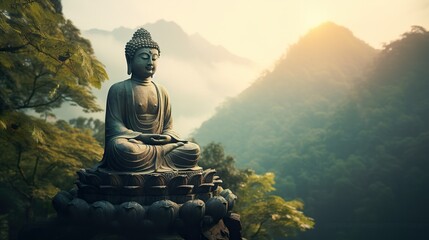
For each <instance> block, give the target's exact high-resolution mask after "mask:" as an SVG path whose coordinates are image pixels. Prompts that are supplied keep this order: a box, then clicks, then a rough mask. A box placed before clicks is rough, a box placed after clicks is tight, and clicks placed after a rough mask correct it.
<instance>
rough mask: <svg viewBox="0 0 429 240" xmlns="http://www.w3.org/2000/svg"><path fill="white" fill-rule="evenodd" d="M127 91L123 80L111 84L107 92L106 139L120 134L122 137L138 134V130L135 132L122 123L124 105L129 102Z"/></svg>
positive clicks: (133, 136)
mask: <svg viewBox="0 0 429 240" xmlns="http://www.w3.org/2000/svg"><path fill="white" fill-rule="evenodd" d="M128 95H130V96H131V93H128V92H127V91H126V90H125V82H119V83H116V84H114V85H112V86H111V87H110V89H109V93H108V94H107V104H106V119H105V123H106V140H108V139H111V138H113V137H117V136H121V137H124V138H136V137H137V136H139V135H140V133H139V132H135V131H133V130H131V129H128V128H127V127H126V126H125V124H124V119H123V118H124V117H126V114H125V113H126V107H127V105H128V104H129V103H128V102H127V99H128V97H130V96H128Z"/></svg>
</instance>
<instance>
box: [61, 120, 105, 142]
mask: <svg viewBox="0 0 429 240" xmlns="http://www.w3.org/2000/svg"><path fill="white" fill-rule="evenodd" d="M69 123H70V124H71V125H72V126H73V127H76V128H79V129H82V130H85V131H90V134H91V135H92V136H93V137H94V138H95V139H96V140H97V141H98V143H99V144H100V145H101V146H104V137H105V123H104V122H103V121H101V120H99V119H94V118H92V117H91V118H85V117H78V118H74V119H71V120H70V121H69Z"/></svg>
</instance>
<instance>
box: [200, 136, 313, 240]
mask: <svg viewBox="0 0 429 240" xmlns="http://www.w3.org/2000/svg"><path fill="white" fill-rule="evenodd" d="M234 162H235V160H234V158H233V157H232V156H229V155H226V154H225V151H224V148H223V147H222V145H221V144H219V143H210V144H208V145H207V146H205V147H203V151H202V156H201V159H200V165H201V166H203V167H204V168H214V169H216V171H217V174H218V175H219V176H220V177H221V179H222V180H223V184H222V187H224V188H230V189H231V190H232V191H233V192H234V193H235V194H237V195H238V204H237V207H236V208H235V209H234V210H235V211H238V213H239V214H240V215H241V219H242V225H243V232H242V234H243V236H244V237H246V238H247V239H276V238H278V237H287V236H293V235H295V234H296V233H297V232H298V231H306V230H308V229H311V228H312V227H313V225H314V221H313V219H311V218H309V217H306V216H305V215H304V214H303V213H302V212H301V211H299V210H300V209H302V208H303V207H304V205H303V204H302V202H300V201H298V200H294V201H286V200H284V199H283V198H281V197H279V196H276V195H273V194H271V193H272V191H274V187H273V185H274V178H275V175H274V174H273V173H266V174H264V175H257V174H255V173H254V172H253V171H251V170H249V169H247V170H241V169H238V168H236V167H235V164H234Z"/></svg>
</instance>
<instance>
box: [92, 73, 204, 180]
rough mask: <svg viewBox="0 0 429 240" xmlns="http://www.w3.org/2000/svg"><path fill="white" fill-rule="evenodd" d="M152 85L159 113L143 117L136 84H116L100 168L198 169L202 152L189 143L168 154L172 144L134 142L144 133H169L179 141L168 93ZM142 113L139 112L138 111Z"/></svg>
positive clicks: (110, 97) (111, 91) (108, 109)
mask: <svg viewBox="0 0 429 240" xmlns="http://www.w3.org/2000/svg"><path fill="white" fill-rule="evenodd" d="M150 84H153V85H154V86H155V89H156V93H157V101H158V104H157V108H158V109H157V113H156V114H153V115H150V116H149V117H146V118H142V117H141V116H140V115H139V114H137V111H136V109H137V108H138V107H139V105H138V104H137V103H136V100H135V93H134V92H135V90H134V88H135V86H136V85H135V82H133V80H131V79H129V80H125V81H122V82H119V83H116V84H114V85H113V86H112V87H111V88H110V89H109V93H108V96H107V105H106V121H105V124H106V128H105V129H106V132H105V134H106V135H105V136H106V138H105V149H104V156H103V160H102V162H101V163H100V165H99V168H102V169H103V168H104V169H109V170H113V171H118V172H141V173H145V172H166V171H177V170H197V169H201V168H200V167H198V166H197V161H198V157H199V152H200V149H199V147H198V145H196V144H194V143H190V142H186V143H185V144H184V145H183V146H180V147H177V148H175V149H173V150H172V151H170V152H166V148H167V147H168V145H169V144H175V143H168V144H164V145H150V144H145V143H143V142H141V141H137V140H131V141H130V139H135V138H136V137H137V136H139V135H140V134H141V133H148V134H166V135H170V136H171V137H172V138H173V139H180V138H179V136H178V135H177V133H176V132H175V131H174V130H173V120H172V116H171V105H170V100H169V96H168V94H167V92H166V90H165V89H164V88H163V87H161V86H157V85H156V84H155V83H154V82H150ZM139 110H140V109H139Z"/></svg>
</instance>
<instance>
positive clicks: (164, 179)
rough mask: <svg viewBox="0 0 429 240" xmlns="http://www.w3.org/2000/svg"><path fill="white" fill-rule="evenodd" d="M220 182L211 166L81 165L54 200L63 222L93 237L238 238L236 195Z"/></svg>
mask: <svg viewBox="0 0 429 240" xmlns="http://www.w3.org/2000/svg"><path fill="white" fill-rule="evenodd" d="M221 183H222V180H221V179H220V177H219V176H217V175H216V171H215V170H213V169H207V170H198V171H175V172H165V173H148V174H139V173H116V172H108V171H103V170H92V169H82V170H80V171H79V172H78V180H77V182H76V186H77V188H76V189H73V190H71V191H61V192H59V193H58V194H57V195H56V196H55V197H54V199H53V205H54V207H55V209H56V211H57V213H58V218H59V219H60V221H62V225H64V226H68V227H70V228H76V229H80V230H76V231H80V232H83V233H86V234H88V235H90V236H92V238H93V237H94V236H97V235H99V234H110V235H114V236H123V237H126V238H127V239H241V235H240V230H241V229H240V227H238V226H239V225H240V221H239V218H237V214H234V213H232V208H233V206H234V202H235V199H236V196H235V195H234V194H233V193H232V192H231V191H230V190H228V189H226V190H224V189H222V187H221V186H220V185H221ZM84 235H85V234H84ZM80 238H82V239H85V237H84V236H80ZM92 238H88V239H92ZM96 239H97V238H96ZM119 239H121V238H119Z"/></svg>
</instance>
